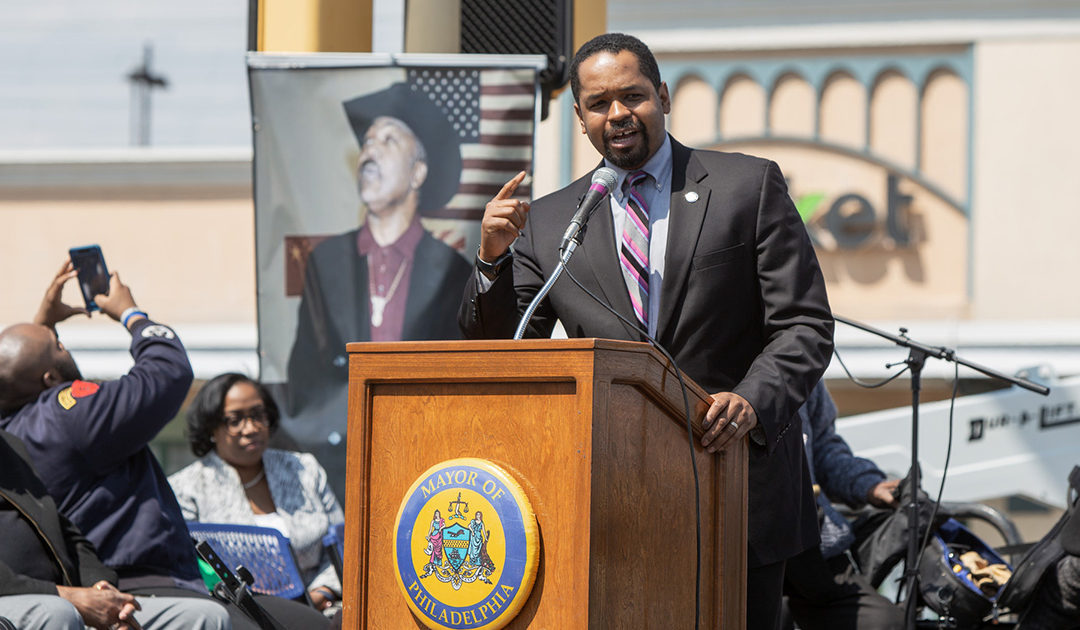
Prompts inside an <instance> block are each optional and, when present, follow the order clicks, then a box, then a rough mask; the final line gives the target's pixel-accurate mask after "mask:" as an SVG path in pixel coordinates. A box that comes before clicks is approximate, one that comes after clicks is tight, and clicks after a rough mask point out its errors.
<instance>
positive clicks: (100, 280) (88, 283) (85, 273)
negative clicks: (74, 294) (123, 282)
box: [68, 245, 109, 311]
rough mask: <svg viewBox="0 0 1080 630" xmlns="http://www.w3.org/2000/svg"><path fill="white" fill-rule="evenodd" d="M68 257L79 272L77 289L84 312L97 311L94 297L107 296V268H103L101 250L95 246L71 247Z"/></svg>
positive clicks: (103, 260)
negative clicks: (80, 291) (79, 290)
mask: <svg viewBox="0 0 1080 630" xmlns="http://www.w3.org/2000/svg"><path fill="white" fill-rule="evenodd" d="M68 255H69V256H70V257H71V263H72V264H73V265H75V269H76V270H77V271H78V272H79V288H80V289H81V290H82V296H83V300H84V301H86V310H87V311H96V310H98V306H97V304H95V303H94V296H95V295H98V294H104V295H108V294H109V268H108V267H106V266H105V256H103V255H102V253H101V248H100V247H98V246H97V245H87V246H85V247H72V248H71V249H69V250H68Z"/></svg>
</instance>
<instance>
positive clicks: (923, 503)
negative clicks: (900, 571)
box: [857, 477, 949, 588]
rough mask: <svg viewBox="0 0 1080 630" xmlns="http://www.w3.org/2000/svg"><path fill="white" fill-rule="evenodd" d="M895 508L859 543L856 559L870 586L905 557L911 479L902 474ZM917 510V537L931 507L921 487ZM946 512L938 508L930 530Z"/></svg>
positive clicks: (921, 536)
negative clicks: (903, 476) (902, 478)
mask: <svg viewBox="0 0 1080 630" xmlns="http://www.w3.org/2000/svg"><path fill="white" fill-rule="evenodd" d="M898 492H899V497H898V502H897V505H899V507H898V508H896V510H895V511H894V512H893V513H892V514H889V515H888V517H886V518H885V519H884V521H882V522H881V524H880V525H878V526H877V528H876V529H875V530H874V532H873V533H872V534H870V535H869V536H867V537H866V539H865V540H863V542H862V543H861V544H860V545H859V549H858V553H857V559H858V563H859V569H860V571H861V572H862V574H863V575H865V576H866V577H867V579H868V580H870V584H871V585H873V587H874V588H877V587H879V586H881V583H882V581H884V580H885V578H886V576H888V575H889V572H890V571H891V570H892V569H893V567H895V566H896V565H897V564H898V563H900V561H902V560H904V559H905V558H907V547H908V521H909V518H908V517H909V510H908V506H909V505H910V504H911V480H910V477H906V478H904V480H903V481H901V482H900V486H899V488H898ZM917 506H918V507H917V508H916V510H917V512H918V516H919V530H918V533H919V541H920V542H922V540H923V539H924V538H925V536H926V529H927V527H928V526H929V524H930V514H931V513H933V511H934V502H933V501H931V500H930V497H929V496H928V495H927V494H926V492H924V491H923V490H921V489H920V490H919V493H918V503H917ZM948 518H949V515H948V514H946V513H945V511H944V510H940V511H938V513H937V515H936V516H935V517H934V526H933V528H932V530H931V531H934V530H937V528H938V527H939V526H940V525H941V524H942V523H944V522H945V521H946V520H948Z"/></svg>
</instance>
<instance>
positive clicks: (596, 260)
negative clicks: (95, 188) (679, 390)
mask: <svg viewBox="0 0 1080 630" xmlns="http://www.w3.org/2000/svg"><path fill="white" fill-rule="evenodd" d="M602 165H603V163H602V162H601V164H600V166H602ZM598 168H599V167H598ZM580 249H583V250H585V257H586V259H587V260H588V262H589V268H590V270H591V271H592V274H593V277H594V278H595V279H596V286H598V287H600V292H601V293H602V294H603V297H604V299H605V300H607V303H608V305H609V306H611V308H613V309H615V311H616V312H617V313H619V314H620V315H622V316H623V317H625V318H626V319H627V320H629V321H631V322H634V321H637V315H635V314H634V306H633V305H632V304H631V303H630V293H629V291H628V290H627V288H626V281H625V280H623V276H622V268H621V267H620V263H619V252H618V249H617V247H616V244H615V223H614V222H613V221H612V218H611V200H610V199H605V200H604V204H603V206H602V207H600V208H597V209H596V212H595V213H593V216H592V219H590V221H589V229H588V230H587V231H586V232H585V242H584V243H583V244H582V247H581V248H580ZM619 323H620V324H622V327H623V329H624V330H625V331H626V334H627V338H628V339H635V340H639V341H642V340H644V337H642V336H641V333H639V332H638V331H637V329H635V328H632V327H631V326H628V325H627V324H626V323H625V322H622V321H620V322H619Z"/></svg>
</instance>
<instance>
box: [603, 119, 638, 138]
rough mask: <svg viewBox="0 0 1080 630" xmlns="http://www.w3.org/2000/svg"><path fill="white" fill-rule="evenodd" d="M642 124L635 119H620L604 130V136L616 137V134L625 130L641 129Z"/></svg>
mask: <svg viewBox="0 0 1080 630" xmlns="http://www.w3.org/2000/svg"><path fill="white" fill-rule="evenodd" d="M641 129H642V126H641V125H640V124H638V122H637V121H635V120H632V119H631V120H620V121H618V122H613V123H611V128H610V129H608V130H607V131H606V132H604V138H605V139H606V140H610V139H612V138H613V137H615V134H618V133H622V132H624V131H641Z"/></svg>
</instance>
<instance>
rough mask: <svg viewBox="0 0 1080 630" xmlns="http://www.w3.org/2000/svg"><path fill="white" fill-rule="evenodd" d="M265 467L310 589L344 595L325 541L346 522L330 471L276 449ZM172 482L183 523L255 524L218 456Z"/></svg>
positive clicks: (231, 471)
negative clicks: (328, 479)
mask: <svg viewBox="0 0 1080 630" xmlns="http://www.w3.org/2000/svg"><path fill="white" fill-rule="evenodd" d="M263 468H264V469H265V471H266V481H267V483H269V484H270V496H271V497H273V499H274V506H275V507H276V508H277V513H278V514H279V515H281V518H282V519H283V520H284V521H285V524H286V526H287V527H288V530H289V542H291V543H292V547H293V551H294V552H295V553H296V560H297V562H298V563H299V565H300V571H301V572H302V574H303V577H304V582H305V583H306V584H307V588H308V590H309V591H310V590H312V589H314V588H316V587H318V586H325V587H327V588H329V589H330V590H332V591H334V592H335V593H337V594H338V595H339V596H340V594H341V581H340V580H338V576H337V573H336V572H335V571H334V566H333V564H331V562H330V557H329V556H328V555H327V553H326V552H325V550H324V549H323V546H322V538H323V536H324V535H325V534H326V532H327V530H328V529H329V528H330V526H331V525H333V524H336V523H342V522H344V520H345V517H344V514H343V513H342V511H341V505H340V504H339V503H338V500H337V498H336V497H334V491H333V490H331V489H330V486H329V485H328V484H327V482H326V471H325V470H323V467H322V466H321V465H320V464H319V462H318V460H316V459H315V456H314V455H311V454H309V453H294V452H292V451H279V450H276V449H267V450H266V451H265V452H264V453H263ZM169 483H170V484H171V485H172V488H173V492H175V493H176V500H177V501H179V503H180V509H181V510H182V511H183V513H184V519H185V520H188V521H204V522H208V523H234V524H239V525H255V524H256V523H255V513H254V512H252V511H251V505H250V504H249V503H248V499H247V496H246V495H245V494H244V488H243V486H242V485H241V483H240V475H239V474H237V472H236V469H235V468H233V467H232V466H230V465H229V464H228V463H226V462H225V461H224V460H222V459H221V458H220V457H218V455H217V453H215V452H214V451H210V452H209V453H207V454H206V455H204V456H203V457H202V458H201V459H199V460H198V461H196V462H194V463H192V464H190V465H189V466H186V467H185V468H183V469H181V470H180V471H178V472H176V473H174V474H172V475H170V476H169Z"/></svg>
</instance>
